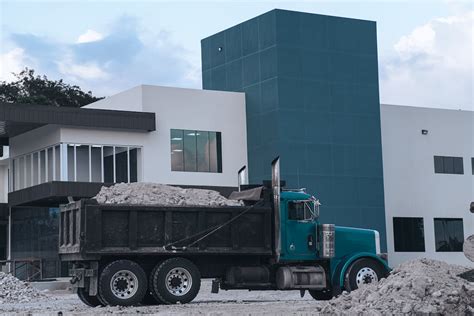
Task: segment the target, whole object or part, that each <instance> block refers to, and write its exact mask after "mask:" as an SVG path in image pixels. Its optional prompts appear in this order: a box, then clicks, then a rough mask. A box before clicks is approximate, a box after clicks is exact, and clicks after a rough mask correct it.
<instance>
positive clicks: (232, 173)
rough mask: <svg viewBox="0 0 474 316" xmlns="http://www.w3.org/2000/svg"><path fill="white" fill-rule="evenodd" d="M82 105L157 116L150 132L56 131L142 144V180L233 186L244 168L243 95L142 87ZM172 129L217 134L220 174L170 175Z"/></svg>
mask: <svg viewBox="0 0 474 316" xmlns="http://www.w3.org/2000/svg"><path fill="white" fill-rule="evenodd" d="M136 98H138V99H139V100H138V101H137V100H136ZM137 104H138V106H137ZM140 104H141V107H140V106H139V105H140ZM129 106H130V107H129ZM86 107H88V108H98V109H121V110H127V109H128V110H142V111H144V112H154V113H156V131H154V132H150V133H145V134H140V133H129V132H127V133H123V132H110V131H91V130H89V131H84V134H82V133H77V132H73V133H70V132H67V133H66V132H62V133H61V137H62V139H64V140H66V139H74V138H86V139H87V140H88V142H90V143H97V142H99V141H100V142H99V143H109V144H124V145H142V146H143V152H142V155H143V176H144V178H143V179H144V181H147V182H160V183H168V184H193V185H221V186H236V185H237V170H239V169H240V168H241V167H242V166H243V165H246V164H247V132H246V131H247V127H246V114H245V95H244V94H243V93H235V92H221V91H209V90H194V89H182V88H170V87H159V86H146V85H145V86H139V87H136V88H133V89H131V90H128V91H125V92H123V93H120V94H117V95H114V96H111V97H109V98H106V99H105V100H101V101H98V102H95V103H92V104H90V105H88V106H86ZM171 129H191V130H204V131H217V132H221V133H222V173H206V172H181V171H171V152H170V146H171V145H170V130H171ZM66 130H68V131H72V129H64V130H63V131H66ZM66 134H67V136H66Z"/></svg>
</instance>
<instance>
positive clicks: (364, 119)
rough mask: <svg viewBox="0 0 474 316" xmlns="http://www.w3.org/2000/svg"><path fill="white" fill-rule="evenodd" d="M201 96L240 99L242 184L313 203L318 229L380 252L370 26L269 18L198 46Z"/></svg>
mask: <svg viewBox="0 0 474 316" xmlns="http://www.w3.org/2000/svg"><path fill="white" fill-rule="evenodd" d="M201 49H202V78H203V88H204V89H212V90H226V91H243V92H245V93H246V103H247V133H248V134H247V135H248V160H249V175H250V181H251V182H252V183H258V182H260V181H261V180H262V179H265V178H266V179H268V178H270V162H271V161H272V159H273V158H274V157H276V156H277V155H280V157H281V163H282V165H281V168H282V169H281V173H282V179H285V180H286V181H287V184H288V186H289V187H305V188H307V190H308V192H311V193H313V194H315V195H316V196H317V197H318V198H320V199H321V202H322V207H321V221H322V222H326V223H336V224H337V225H342V226H355V227H361V228H372V229H376V230H378V231H379V232H380V238H381V248H382V251H384V250H385V249H386V239H385V214H384V212H385V211H384V189H383V174H382V145H381V135H380V134H381V132H380V103H379V87H378V66H377V36H376V24H375V22H371V21H363V20H355V19H347V18H339V17H331V16H324V15H317V14H308V13H301V12H292V11H285V10H272V11H270V12H267V13H265V14H263V15H261V16H258V17H256V18H253V19H251V20H249V21H246V22H244V23H241V24H239V25H236V26H234V27H232V28H230V29H227V30H225V31H222V32H220V33H217V34H215V35H213V36H210V37H208V38H205V39H203V40H202V42H201Z"/></svg>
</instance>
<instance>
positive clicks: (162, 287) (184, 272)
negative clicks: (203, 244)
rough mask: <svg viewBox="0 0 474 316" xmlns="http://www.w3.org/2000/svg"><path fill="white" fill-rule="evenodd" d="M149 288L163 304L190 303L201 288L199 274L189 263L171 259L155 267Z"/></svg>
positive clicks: (182, 259) (185, 260)
mask: <svg viewBox="0 0 474 316" xmlns="http://www.w3.org/2000/svg"><path fill="white" fill-rule="evenodd" d="M150 288H151V291H152V293H153V296H154V297H155V299H156V300H157V301H159V302H162V303H163V304H176V303H178V302H180V303H182V304H185V303H189V302H191V301H192V300H193V299H194V298H195V297H196V296H197V294H198V293H199V289H200V288H201V273H200V272H199V269H198V268H197V267H196V266H195V265H194V263H192V262H191V261H189V260H187V259H184V258H171V259H168V260H165V261H163V262H161V263H159V264H157V265H156V267H155V268H154V269H153V271H152V273H151V275H150Z"/></svg>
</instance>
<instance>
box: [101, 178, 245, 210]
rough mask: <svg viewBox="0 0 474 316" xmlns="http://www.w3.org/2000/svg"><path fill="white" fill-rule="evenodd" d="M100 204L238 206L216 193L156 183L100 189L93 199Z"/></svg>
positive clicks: (129, 184) (238, 203)
mask: <svg viewBox="0 0 474 316" xmlns="http://www.w3.org/2000/svg"><path fill="white" fill-rule="evenodd" d="M94 198H95V199H96V200H97V202H98V203H100V204H132V205H137V204H139V205H161V206H213V207H216V206H240V205H243V204H242V202H241V201H236V200H229V199H226V198H225V197H223V196H222V195H220V194H219V192H217V191H213V190H204V189H183V188H179V187H174V186H169V185H165V184H157V183H144V182H137V183H119V184H115V185H113V186H111V187H102V189H101V190H100V192H99V193H98V194H97V195H96V196H95V197H94Z"/></svg>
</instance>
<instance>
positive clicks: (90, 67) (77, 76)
mask: <svg viewBox="0 0 474 316" xmlns="http://www.w3.org/2000/svg"><path fill="white" fill-rule="evenodd" d="M58 70H59V72H60V73H61V74H63V75H65V76H68V77H69V79H72V80H74V81H76V80H79V81H84V80H98V79H107V78H108V77H109V75H108V74H107V73H106V72H105V71H104V70H102V69H101V68H100V67H99V66H98V65H96V64H95V63H85V64H76V63H74V62H71V61H61V62H58Z"/></svg>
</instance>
